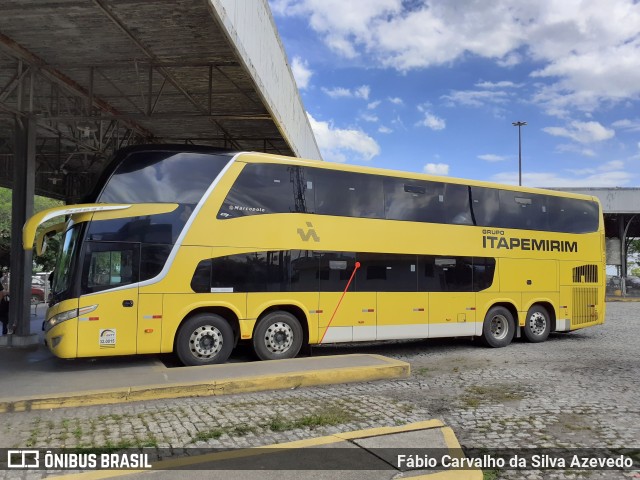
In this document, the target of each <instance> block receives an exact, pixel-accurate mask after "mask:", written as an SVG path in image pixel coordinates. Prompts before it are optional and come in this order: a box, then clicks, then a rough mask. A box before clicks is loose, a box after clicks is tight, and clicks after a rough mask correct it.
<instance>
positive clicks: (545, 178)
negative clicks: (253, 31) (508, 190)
mask: <svg viewBox="0 0 640 480" xmlns="http://www.w3.org/2000/svg"><path fill="white" fill-rule="evenodd" d="M269 4H270V6H271V9H272V12H273V16H274V20H275V23H276V26H277V28H278V32H279V34H280V37H281V39H282V42H283V44H284V47H285V50H286V52H287V56H288V59H289V63H290V65H291V68H292V71H293V74H294V77H295V78H296V82H297V83H298V87H299V89H300V94H301V96H302V100H303V102H304V105H305V108H306V109H307V112H308V116H309V120H310V123H311V126H312V128H313V130H314V132H315V134H316V139H317V141H318V144H319V146H320V149H321V151H322V154H323V157H324V159H325V160H328V161H339V162H347V163H352V164H362V165H370V166H375V167H382V168H393V169H400V170H408V171H413V172H426V173H435V174H438V175H448V176H452V177H463V178H472V179H478V180H490V181H498V182H501V183H510V184H517V183H518V130H517V128H516V127H514V126H512V122H514V121H526V122H527V126H525V127H522V172H523V173H522V175H523V185H527V186H537V187H596V186H608V187H614V186H619V187H633V186H640V3H634V1H632V0H607V1H606V2H605V1H602V0H591V1H576V0H562V1H559V0H536V1H535V2H524V1H522V0H497V1H494V2H487V1H481V0H456V1H451V0H434V1H423V0H404V1H402V0H353V1H349V0H270V1H269Z"/></svg>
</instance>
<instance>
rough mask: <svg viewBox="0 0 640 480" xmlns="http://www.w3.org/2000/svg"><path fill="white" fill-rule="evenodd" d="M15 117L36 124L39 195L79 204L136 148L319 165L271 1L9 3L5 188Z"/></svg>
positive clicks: (1, 178)
mask: <svg viewBox="0 0 640 480" xmlns="http://www.w3.org/2000/svg"><path fill="white" fill-rule="evenodd" d="M16 118H18V119H20V121H26V120H27V119H28V118H33V119H34V120H35V128H36V140H35V155H36V165H35V169H36V179H35V189H36V191H37V192H38V193H40V194H45V195H49V196H52V197H57V198H61V199H66V200H71V201H76V200H77V199H78V198H80V197H81V196H82V195H83V194H84V193H85V192H86V191H87V189H88V188H89V185H90V184H91V182H92V180H93V179H94V178H95V176H96V175H97V174H98V173H99V172H100V171H101V169H102V167H103V166H104V164H105V162H106V160H107V159H108V158H109V157H110V155H111V154H112V152H113V150H115V149H117V148H120V147H124V146H127V145H131V144H138V143H144V142H152V143H160V142H162V143H169V142H170V143H183V142H191V143H198V144H207V145H214V146H217V147H223V148H231V149H237V150H250V151H266V152H271V153H280V154H283V155H292V156H302V157H307V158H314V159H319V158H320V153H319V150H318V147H317V145H316V142H315V139H314V136H313V133H312V131H311V127H310V125H309V122H308V120H307V117H306V114H305V111H304V108H303V106H302V102H301V100H300V96H299V93H298V90H297V87H296V85H295V81H294V79H293V76H292V74H291V70H290V68H289V66H288V65H287V60H286V56H285V53H284V49H283V47H282V44H281V42H280V40H279V37H278V33H277V31H276V28H275V25H274V23H273V19H272V17H271V13H270V10H269V7H268V4H267V2H266V1H265V0H250V1H249V0H245V1H242V0H176V1H171V2H167V1H163V0H93V1H86V0H48V1H46V2H43V1H38V0H3V5H2V15H0V184H2V185H4V186H10V185H11V184H12V171H13V162H14V159H15V141H14V134H15V131H16V126H15V119H16Z"/></svg>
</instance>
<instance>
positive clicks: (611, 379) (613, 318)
mask: <svg viewBox="0 0 640 480" xmlns="http://www.w3.org/2000/svg"><path fill="white" fill-rule="evenodd" d="M639 321H640V303H608V304H607V319H606V324H605V325H604V326H599V327H594V328H588V329H584V330H581V331H576V332H572V333H569V334H560V333H558V334H552V335H551V336H550V338H549V340H547V342H545V343H542V344H527V343H525V342H523V341H521V340H516V341H514V343H513V344H511V345H510V346H509V347H507V348H502V349H487V348H483V347H481V346H480V345H479V343H478V342H472V341H470V340H467V339H449V340H427V341H415V342H404V343H387V344H383V345H367V346H359V347H358V348H352V347H341V348H337V347H322V348H315V349H314V355H327V354H338V353H352V352H356V351H357V352H367V353H376V354H381V355H387V356H389V357H393V358H397V359H400V360H405V361H408V362H410V363H411V368H412V374H411V377H410V378H408V379H404V380H394V381H379V382H371V383H366V384H353V385H337V386H326V387H314V388H306V389H296V390H288V391H274V392H265V393H254V394H243V395H233V396H223V397H208V398H191V399H175V400H158V401H149V402H139V403H131V404H120V405H111V406H94V407H82V408H73V409H59V410H52V411H36V412H24V413H8V414H1V415H0V447H44V448H56V447H89V448H94V449H105V448H106V449H117V448H126V447H149V448H151V449H156V450H155V452H156V454H157V455H159V456H164V455H167V453H169V452H176V453H184V452H183V450H182V449H183V448H190V447H250V446H259V445H266V444H272V443H282V442H287V441H292V440H299V439H304V438H311V437H318V436H323V435H327V434H330V433H335V432H343V431H349V430H357V429H363V428H372V427H380V426H393V425H403V424H406V423H410V422H416V421H421V420H427V419H431V418H437V419H440V420H442V421H444V423H445V424H447V425H449V426H451V427H452V428H453V430H454V431H455V433H456V435H457V437H458V439H459V441H460V443H461V444H462V445H463V447H468V448H487V449H500V448H539V449H544V448H554V447H581V448H590V449H592V448H604V449H608V451H609V450H612V449H613V450H614V449H618V448H635V449H640V390H639V389H638V380H639V379H640V359H639V358H638V344H639V342H640V329H639V324H638V322H639ZM541 452H543V450H541ZM0 476H2V473H1V472H0ZM21 476H24V473H20V472H4V477H5V478H22V477H21ZM42 476H46V472H43V473H42ZM489 478H500V479H515V478H527V479H539V478H540V479H556V478H557V479H560V478H567V479H574V478H585V479H587V478H588V479H611V478H640V473H639V472H637V471H636V472H620V471H576V470H575V469H567V470H563V471H561V470H542V471H536V470H528V471H513V470H502V471H494V472H491V473H490V476H489Z"/></svg>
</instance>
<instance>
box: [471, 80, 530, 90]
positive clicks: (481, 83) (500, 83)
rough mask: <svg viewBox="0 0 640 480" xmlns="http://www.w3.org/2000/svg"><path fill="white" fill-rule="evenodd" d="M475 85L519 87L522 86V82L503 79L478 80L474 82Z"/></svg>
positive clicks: (480, 86) (482, 86)
mask: <svg viewBox="0 0 640 480" xmlns="http://www.w3.org/2000/svg"><path fill="white" fill-rule="evenodd" d="M476 87H478V88H520V87H522V84H521V83H514V82H510V81H508V80H503V81H500V82H478V83H476Z"/></svg>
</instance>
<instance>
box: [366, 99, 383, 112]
mask: <svg viewBox="0 0 640 480" xmlns="http://www.w3.org/2000/svg"><path fill="white" fill-rule="evenodd" d="M380 103H381V102H380V100H376V101H375V102H371V103H368V104H367V108H368V109H369V110H374V109H376V108H378V105H380Z"/></svg>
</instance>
